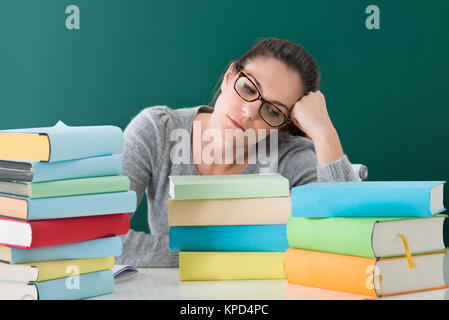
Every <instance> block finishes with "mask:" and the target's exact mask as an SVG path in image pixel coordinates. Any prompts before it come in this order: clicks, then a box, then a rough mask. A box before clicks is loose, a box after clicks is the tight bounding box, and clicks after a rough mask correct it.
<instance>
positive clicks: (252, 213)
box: [168, 174, 291, 280]
mask: <svg viewBox="0 0 449 320" xmlns="http://www.w3.org/2000/svg"><path fill="white" fill-rule="evenodd" d="M169 178H170V184H171V192H170V195H171V199H169V200H168V222H169V226H170V229H169V247H170V250H171V251H179V278H180V280H236V279H246V280H250V279H283V278H284V273H283V260H284V255H285V250H286V249H287V248H288V247H289V246H288V242H287V234H286V223H287V219H288V216H289V215H290V212H291V207H290V196H289V193H290V192H289V184H288V180H287V179H286V178H284V177H282V176H281V175H279V174H240V175H210V176H208V175H205V176H199V175H198V176H170V177H169Z"/></svg>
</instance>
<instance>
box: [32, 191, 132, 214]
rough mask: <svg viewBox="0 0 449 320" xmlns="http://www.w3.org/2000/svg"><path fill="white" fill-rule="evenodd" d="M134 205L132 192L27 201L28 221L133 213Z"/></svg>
mask: <svg viewBox="0 0 449 320" xmlns="http://www.w3.org/2000/svg"><path fill="white" fill-rule="evenodd" d="M136 204H137V197H136V193H135V192H134V191H125V192H109V193H100V194H87V195H77V196H65V197H51V198H39V199H29V200H28V220H30V221H31V220H44V219H59V218H70V217H82V216H93V215H102V214H115V213H121V212H134V211H135V210H136Z"/></svg>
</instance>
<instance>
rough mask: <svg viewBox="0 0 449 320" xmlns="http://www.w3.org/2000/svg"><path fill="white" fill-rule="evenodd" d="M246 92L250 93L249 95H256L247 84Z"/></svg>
mask: <svg viewBox="0 0 449 320" xmlns="http://www.w3.org/2000/svg"><path fill="white" fill-rule="evenodd" d="M245 90H246V92H248V93H249V94H255V93H256V91H254V90H253V89H251V87H249V86H248V85H247V84H245Z"/></svg>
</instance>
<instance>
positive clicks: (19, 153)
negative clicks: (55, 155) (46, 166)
mask: <svg viewBox="0 0 449 320" xmlns="http://www.w3.org/2000/svg"><path fill="white" fill-rule="evenodd" d="M0 146H1V148H0V158H2V159H11V160H23V159H27V160H31V161H49V160H50V140H49V138H48V136H47V135H44V134H20V133H0Z"/></svg>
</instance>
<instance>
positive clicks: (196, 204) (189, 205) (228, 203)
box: [168, 197, 291, 226]
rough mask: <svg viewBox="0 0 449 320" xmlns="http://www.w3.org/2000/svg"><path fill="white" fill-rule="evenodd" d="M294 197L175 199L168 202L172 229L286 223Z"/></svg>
mask: <svg viewBox="0 0 449 320" xmlns="http://www.w3.org/2000/svg"><path fill="white" fill-rule="evenodd" d="M290 214H291V204H290V197H276V198H249V199H248V198H247V199H214V200H173V199H168V224H169V226H207V225H212V226H213V225H262V224H284V225H285V224H286V223H287V219H288V216H289V215H290Z"/></svg>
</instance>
